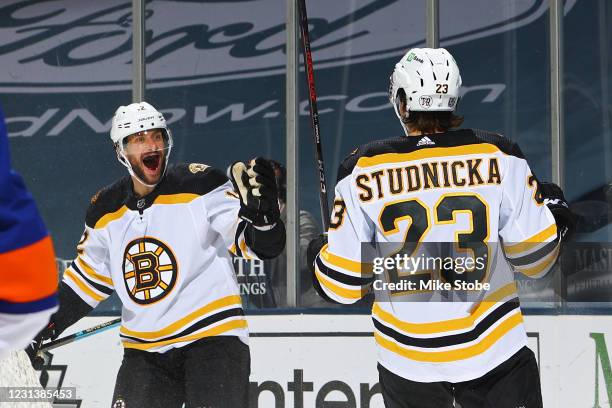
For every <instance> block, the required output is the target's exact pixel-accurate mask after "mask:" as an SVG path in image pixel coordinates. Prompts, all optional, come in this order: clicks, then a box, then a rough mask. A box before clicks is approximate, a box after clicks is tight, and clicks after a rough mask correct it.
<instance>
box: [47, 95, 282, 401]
mask: <svg viewBox="0 0 612 408" xmlns="http://www.w3.org/2000/svg"><path fill="white" fill-rule="evenodd" d="M111 139H112V142H113V144H114V146H115V149H116V153H117V157H118V159H119V161H120V162H121V163H122V164H123V165H124V166H125V167H126V168H127V169H128V171H129V176H127V177H124V178H122V179H120V180H119V181H117V182H116V183H114V184H112V185H111V186H109V187H106V188H104V189H102V190H100V191H99V192H98V193H97V194H96V195H95V196H94V197H93V198H92V200H91V205H90V206H89V209H88V210H87V215H86V219H85V231H84V233H83V236H82V237H81V240H80V241H79V243H78V245H77V256H76V258H75V259H74V262H72V264H71V265H70V267H69V268H68V269H67V270H66V271H65V272H64V276H63V281H62V283H61V286H60V291H59V293H60V309H59V311H58V312H57V313H56V314H55V315H54V316H53V317H52V318H51V324H50V325H49V327H48V328H47V329H46V330H44V331H43V332H42V333H41V334H40V336H39V340H44V339H48V338H55V337H57V336H58V335H59V334H60V333H61V332H62V331H63V330H65V329H66V328H67V327H69V326H70V325H72V324H73V323H75V322H76V321H77V320H79V319H80V318H82V317H83V316H85V315H86V314H87V313H89V312H90V311H91V310H92V308H95V307H96V306H97V305H98V304H99V303H100V302H101V301H102V300H104V299H105V298H107V297H108V296H109V295H111V294H112V293H113V291H114V292H116V293H117V294H118V296H119V298H120V299H121V302H122V324H121V328H120V331H119V333H120V338H121V342H122V344H123V347H124V356H123V362H122V364H121V367H120V369H119V373H118V375H117V381H116V385H115V391H114V396H113V407H116V408H136V407H142V408H145V407H146V408H151V407H160V408H162V407H163V408H173V407H176V408H180V407H182V406H183V403H185V407H187V408H189V407H246V406H248V388H249V381H248V380H249V372H250V356H249V349H248V329H247V322H246V320H245V317H244V313H243V310H242V303H241V298H240V292H239V288H238V284H237V281H236V277H235V275H234V271H233V268H232V261H231V258H230V252H233V253H234V254H236V255H238V256H243V257H246V258H251V257H253V258H262V259H265V258H272V257H275V256H276V255H278V254H279V253H280V252H281V251H282V250H283V248H284V243H285V229H284V225H283V223H282V221H281V220H280V219H279V210H278V201H277V200H278V198H277V196H278V194H277V189H276V183H275V180H274V172H273V170H272V168H271V166H270V163H269V162H268V161H266V160H263V159H255V160H253V161H251V162H250V163H248V164H245V163H240V162H238V163H235V164H234V165H233V166H232V171H231V177H232V182H233V184H232V182H230V180H228V178H227V177H226V176H225V175H224V173H223V172H221V171H219V170H216V169H214V168H212V167H209V166H207V165H205V164H199V163H191V164H179V165H175V166H169V167H168V168H166V167H167V163H168V158H169V156H170V151H171V149H172V135H171V133H170V130H169V129H168V127H167V125H166V122H165V119H164V117H163V115H162V114H161V113H160V112H158V111H157V110H156V109H155V108H153V107H152V106H151V105H149V104H148V103H146V102H141V103H133V104H131V105H128V106H121V107H119V108H118V109H117V111H116V113H115V116H114V118H113V121H112V129H111ZM236 192H238V194H237V193H236ZM91 375H92V376H94V375H95V368H94V367H92V372H91Z"/></svg>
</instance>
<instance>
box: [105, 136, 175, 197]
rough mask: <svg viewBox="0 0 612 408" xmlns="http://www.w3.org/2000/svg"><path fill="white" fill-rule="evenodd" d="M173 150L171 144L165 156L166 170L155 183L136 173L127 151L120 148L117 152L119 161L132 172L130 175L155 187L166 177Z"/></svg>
mask: <svg viewBox="0 0 612 408" xmlns="http://www.w3.org/2000/svg"><path fill="white" fill-rule="evenodd" d="M171 150H172V146H169V147H168V152H167V153H166V155H165V156H166V157H165V160H164V171H163V172H162V174H161V175H160V176H159V181H158V182H157V183H155V184H149V183H145V182H144V180H142V179H141V178H140V177H138V175H137V174H136V172H135V171H134V169H133V168H132V163H130V161H129V160H128V159H127V157H126V156H125V152H124V151H123V149H120V150H119V152H117V159H118V160H119V163H121V164H123V165H124V166H125V167H126V168H127V169H128V172H129V173H130V176H132V177H134V178H135V179H136V180H138V182H139V183H140V184H142V185H143V186H145V187H150V188H153V187H155V186H157V185H158V184H159V182H160V181H161V179H162V178H163V177H164V174H166V169H167V168H168V158H169V157H170V151H171Z"/></svg>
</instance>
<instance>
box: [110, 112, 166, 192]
mask: <svg viewBox="0 0 612 408" xmlns="http://www.w3.org/2000/svg"><path fill="white" fill-rule="evenodd" d="M152 129H160V130H161V131H162V133H163V135H164V139H165V140H166V146H165V148H164V150H166V154H165V162H164V164H163V165H164V168H163V172H162V174H161V177H160V180H161V178H162V177H163V175H164V173H165V171H166V167H167V166H168V159H169V157H170V152H171V150H172V144H173V141H172V133H171V132H170V129H168V126H167V125H166V119H165V118H164V115H162V114H161V112H159V111H158V110H157V109H155V108H154V107H153V106H151V105H150V104H148V103H147V102H138V103H132V104H129V105H127V106H120V107H119V108H117V110H116V111H115V116H113V122H112V126H111V131H110V137H111V140H112V141H113V144H114V145H115V148H116V151H117V159H118V160H119V162H120V163H121V164H123V165H124V166H125V167H127V169H128V171H129V172H130V174H131V175H132V176H134V177H136V178H137V179H138V181H140V182H141V183H142V184H144V185H145V186H148V187H155V184H148V183H145V181H144V180H142V178H141V177H139V176H138V175H136V174H135V173H134V169H132V165H131V164H130V161H129V160H128V159H127V157H126V152H125V145H126V143H125V139H126V138H127V137H128V136H130V135H133V134H135V133H139V132H146V131H148V130H152Z"/></svg>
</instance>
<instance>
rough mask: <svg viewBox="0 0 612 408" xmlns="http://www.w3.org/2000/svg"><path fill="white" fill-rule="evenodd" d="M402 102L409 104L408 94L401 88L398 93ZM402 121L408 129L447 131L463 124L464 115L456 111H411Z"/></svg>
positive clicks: (432, 131)
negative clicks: (459, 114) (407, 101)
mask: <svg viewBox="0 0 612 408" xmlns="http://www.w3.org/2000/svg"><path fill="white" fill-rule="evenodd" d="M397 96H398V97H399V98H400V103H401V104H403V105H404V107H406V106H407V104H406V94H405V93H404V90H403V89H400V90H399V92H398V95H397ZM402 123H403V124H404V125H407V126H408V130H418V131H421V132H423V133H435V132H437V131H440V130H441V131H443V132H446V131H447V130H449V129H452V128H456V127H459V126H461V124H462V123H463V116H458V115H455V113H454V112H444V111H436V112H421V111H411V112H410V115H408V117H402Z"/></svg>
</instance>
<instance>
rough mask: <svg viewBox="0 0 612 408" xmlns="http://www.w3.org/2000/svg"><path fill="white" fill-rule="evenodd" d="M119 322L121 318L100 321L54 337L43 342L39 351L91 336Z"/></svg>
mask: <svg viewBox="0 0 612 408" xmlns="http://www.w3.org/2000/svg"><path fill="white" fill-rule="evenodd" d="M120 323H121V318H119V319H114V320H111V321H108V322H105V323H100V324H99V325H97V326H93V327H90V328H89V329H85V330H81V331H80V332H76V333H73V334H70V335H68V336H64V337H61V338H59V339H55V340H53V341H50V342H48V343H45V344H43V345H42V346H41V347H40V349H39V351H49V350H53V349H54V348H58V347H61V346H65V345H66V344H70V343H73V342H75V341H78V340H81V339H84V338H85V337H89V336H93V335H94V334H98V333H101V332H103V331H104V330H108V329H112V328H113V327H115V326H117V325H119V324H120Z"/></svg>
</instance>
